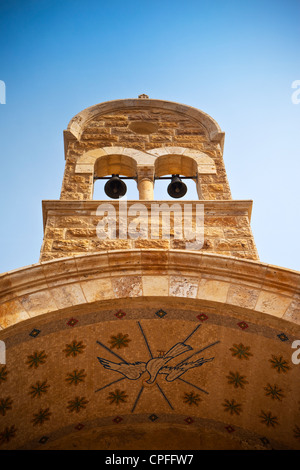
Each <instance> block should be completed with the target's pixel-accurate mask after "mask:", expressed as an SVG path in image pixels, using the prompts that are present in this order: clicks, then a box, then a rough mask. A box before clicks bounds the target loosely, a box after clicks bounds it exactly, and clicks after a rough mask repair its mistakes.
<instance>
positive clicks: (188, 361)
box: [96, 322, 220, 412]
mask: <svg viewBox="0 0 300 470" xmlns="http://www.w3.org/2000/svg"><path fill="white" fill-rule="evenodd" d="M137 325H138V327H139V331H140V333H141V335H142V338H143V340H144V343H145V350H146V352H147V353H148V354H149V355H150V359H148V360H145V361H132V362H128V361H126V360H124V359H122V357H121V356H120V355H119V354H117V353H116V352H114V351H112V346H111V349H108V348H107V346H105V345H104V344H103V343H102V342H100V341H97V343H98V345H100V346H101V347H102V348H104V349H105V350H106V351H109V352H110V353H111V354H112V355H113V356H114V357H115V358H116V359H118V361H111V360H110V359H107V358H106V357H102V356H98V357H97V359H98V361H99V363H100V365H101V366H102V367H103V368H104V369H106V370H109V371H111V372H116V373H118V374H120V375H122V376H123V377H122V378H120V379H117V380H115V381H113V382H111V383H109V384H107V385H105V386H104V387H102V388H100V389H98V390H96V391H100V390H103V389H104V388H107V387H109V386H111V385H113V384H115V383H117V382H119V381H121V380H125V379H127V380H131V381H135V380H138V379H140V377H142V376H144V374H145V377H146V379H145V384H144V385H142V387H141V388H140V390H139V392H138V395H137V397H136V399H135V402H134V405H133V408H132V412H133V411H134V410H135V408H136V406H137V404H138V401H139V399H140V397H141V395H142V393H143V390H144V386H145V385H146V384H149V385H150V384H155V385H156V386H157V388H158V390H159V392H160V394H161V396H162V397H163V399H164V400H165V401H166V402H167V403H168V405H169V406H170V408H172V409H173V405H172V404H171V401H170V400H169V399H168V397H167V396H166V394H165V392H164V391H163V389H162V384H159V383H158V382H157V379H158V377H163V378H164V380H165V381H166V382H174V381H176V380H181V381H183V382H185V383H187V384H189V385H191V386H192V387H195V388H196V389H198V390H200V391H202V392H203V393H208V392H207V391H206V390H203V389H201V388H200V387H198V385H195V384H193V383H191V382H187V381H185V380H184V379H182V376H183V375H184V374H186V373H187V372H188V371H189V370H191V369H197V368H198V367H201V366H203V365H204V364H206V363H209V362H212V361H213V360H214V357H211V356H210V355H208V357H205V355H206V354H207V353H204V354H203V355H202V356H201V357H199V356H198V355H199V354H201V353H202V352H204V351H206V350H208V349H209V348H212V347H214V346H216V345H217V344H218V343H220V341H214V342H212V343H210V344H207V345H206V346H204V347H202V348H200V349H198V350H196V351H195V350H194V348H193V347H192V346H191V345H189V344H188V341H189V340H190V338H191V337H192V336H193V335H194V334H196V332H197V331H198V329H199V328H200V326H201V324H200V325H197V326H196V328H194V329H193V330H192V331H191V333H190V334H189V335H188V336H187V337H186V338H185V339H184V340H183V341H178V342H177V343H175V344H174V345H173V346H172V347H171V348H170V349H169V350H168V351H167V352H164V351H161V350H159V351H158V355H155V356H154V355H153V353H152V349H151V346H150V343H149V341H148V338H147V336H146V334H145V332H144V329H143V327H142V325H141V323H140V322H137ZM112 338H114V339H115V338H125V339H126V341H129V339H128V335H121V334H119V335H117V336H112ZM186 354H189V355H188V356H186ZM182 355H185V356H184V358H183V359H182V360H180V359H178V361H177V363H176V364H173V365H169V363H170V362H171V361H172V360H173V359H175V358H179V357H180V356H182ZM187 397H188V398H187ZM187 397H185V399H187V400H188V401H191V399H192V398H193V400H194V401H192V402H193V403H196V404H197V403H198V401H199V399H198V395H193V394H190V395H187ZM191 397H192V398H191Z"/></svg>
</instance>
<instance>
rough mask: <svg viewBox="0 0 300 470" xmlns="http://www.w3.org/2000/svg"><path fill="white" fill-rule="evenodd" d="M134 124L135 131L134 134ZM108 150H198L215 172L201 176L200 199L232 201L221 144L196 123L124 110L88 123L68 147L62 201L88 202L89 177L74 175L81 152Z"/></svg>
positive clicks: (154, 112) (173, 116)
mask: <svg viewBox="0 0 300 470" xmlns="http://www.w3.org/2000/svg"><path fill="white" fill-rule="evenodd" d="M136 123H138V130H137V131H133V130H132V128H135V124H136ZM149 128H150V130H151V132H150V133H149ZM142 132H143V133H142ZM144 132H146V134H144ZM107 146H122V147H126V148H133V149H136V150H142V151H147V150H151V149H154V148H158V147H168V146H180V147H185V148H191V149H194V150H200V151H202V152H204V153H206V154H207V155H208V156H210V157H211V158H212V159H213V160H214V162H215V165H216V170H217V173H216V174H215V175H201V188H202V194H203V199H205V200H224V199H225V200H229V199H231V192H230V188H229V184H228V180H227V176H226V171H225V167H224V162H223V157H222V150H221V147H220V144H219V143H214V142H211V140H210V138H209V136H208V132H207V130H206V129H205V127H204V126H203V125H201V123H199V121H196V119H193V118H191V117H188V116H185V115H183V114H180V113H175V112H171V111H165V110H163V109H153V110H151V109H149V110H145V109H129V110H126V109H125V110H122V111H116V112H113V113H110V114H105V115H100V116H98V117H97V118H95V119H93V120H91V121H90V122H89V123H88V125H87V127H86V128H85V130H84V132H83V134H82V135H81V138H80V140H79V141H78V140H76V139H74V140H73V141H70V142H69V144H68V151H67V156H66V169H65V174H64V180H63V184H62V190H61V199H64V200H87V199H89V198H90V190H89V187H90V186H89V185H90V183H91V180H90V178H91V177H90V176H89V175H78V174H75V165H76V162H77V160H78V158H79V157H80V156H81V155H82V154H83V153H84V152H86V151H89V150H93V149H98V148H101V147H107Z"/></svg>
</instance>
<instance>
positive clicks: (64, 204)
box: [42, 200, 253, 228]
mask: <svg viewBox="0 0 300 470" xmlns="http://www.w3.org/2000/svg"><path fill="white" fill-rule="evenodd" d="M107 203H109V204H112V205H114V206H115V207H116V208H118V205H119V201H113V200H103V201H66V200H44V201H42V208H43V224H44V228H45V226H46V222H47V217H48V214H49V212H50V211H55V212H59V214H60V215H68V214H69V213H73V214H74V213H75V212H74V211H79V210H80V211H84V210H87V211H95V212H96V209H97V207H98V206H99V205H100V204H107ZM135 203H138V204H140V203H142V204H144V205H145V206H146V207H147V208H149V207H151V204H164V203H167V204H169V205H170V206H171V205H172V204H175V203H176V204H193V206H194V207H195V205H196V204H204V206H205V209H206V210H208V211H216V212H217V213H218V214H220V213H221V212H222V211H224V216H225V215H231V214H232V213H233V212H235V211H236V212H241V211H245V212H247V213H248V217H249V222H250V221H251V213H252V205H253V201H251V200H228V201H226V200H219V201H208V200H199V201H195V200H192V201H188V200H184V201H181V202H180V201H178V200H176V201H166V200H164V201H157V200H155V201H140V200H136V201H134V200H130V201H127V205H128V207H129V206H130V205H132V204H135ZM81 215H82V213H81Z"/></svg>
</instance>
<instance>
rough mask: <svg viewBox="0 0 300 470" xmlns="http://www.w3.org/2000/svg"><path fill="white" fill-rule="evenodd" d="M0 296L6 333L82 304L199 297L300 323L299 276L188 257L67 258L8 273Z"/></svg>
mask: <svg viewBox="0 0 300 470" xmlns="http://www.w3.org/2000/svg"><path fill="white" fill-rule="evenodd" d="M0 289H1V293H0V327H1V328H7V327H8V326H11V325H13V324H16V323H19V322H20V321H23V320H25V319H26V318H29V317H34V316H36V315H42V314H46V313H50V312H55V311H59V310H60V309H63V308H68V307H71V306H74V305H84V304H89V303H91V302H96V301H103V300H109V299H118V298H130V297H146V296H152V297H157V296H158V297H159V296H161V297H165V296H168V297H178V298H194V299H198V300H203V301H204V300H205V301H210V302H214V303H216V304H220V305H221V304H222V305H223V304H224V305H226V306H228V307H232V308H242V309H246V310H248V311H255V312H258V313H261V314H262V315H265V314H266V315H271V316H273V317H277V318H286V320H287V321H290V322H292V323H295V324H300V316H299V312H300V273H299V272H296V271H292V270H287V269H284V268H279V267H275V266H272V265H268V264H264V263H259V262H256V261H249V260H241V259H238V258H231V257H226V256H219V255H215V254H202V253H197V252H191V251H183V250H167V251H166V250H164V249H162V250H159V249H152V250H151V249H147V250H143V249H140V250H138V249H134V250H114V251H105V252H100V253H96V254H92V255H85V256H74V257H70V258H61V259H59V260H55V261H48V262H43V263H38V264H35V265H31V266H28V267H25V268H21V269H19V270H15V271H11V272H8V273H4V274H2V275H1V276H0ZM285 314H286V315H285Z"/></svg>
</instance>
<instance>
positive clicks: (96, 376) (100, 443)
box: [0, 250, 300, 449]
mask: <svg viewBox="0 0 300 470" xmlns="http://www.w3.org/2000/svg"><path fill="white" fill-rule="evenodd" d="M299 276H300V275H299V273H295V272H292V271H288V270H285V269H282V268H277V267H274V266H270V265H266V264H263V263H258V262H251V261H245V260H240V259H234V258H231V259H230V258H228V257H224V256H217V255H205V254H199V253H195V252H188V251H177V250H169V251H165V250H147V251H144V250H125V251H115V252H102V253H96V254H93V255H87V256H77V257H70V258H66V259H60V260H56V261H52V262H46V263H38V264H36V265H32V266H29V267H27V268H23V269H19V270H17V271H13V272H11V273H6V274H5V275H3V276H1V278H0V283H1V287H2V289H1V292H2V293H1V298H0V301H1V304H0V305H1V307H0V326H1V328H2V329H3V330H1V331H0V340H3V341H4V342H5V343H6V347H7V365H6V376H5V375H3V373H2V377H4V378H5V380H4V381H2V383H1V390H0V391H1V397H3V398H5V399H6V398H9V399H10V400H11V402H12V403H11V409H9V410H8V411H7V412H6V413H5V416H4V417H2V418H1V421H2V422H1V429H0V432H3V431H4V430H5V429H6V428H7V429H8V430H10V429H12V428H13V429H14V430H15V431H14V433H12V436H11V438H10V439H9V440H8V442H2V445H3V447H4V448H14V449H15V448H26V449H30V448H31V449H40V448H58V449H59V448H74V445H75V446H76V447H77V448H85V449H87V448H90V449H93V448H106V447H105V446H106V445H107V440H106V439H105V436H109V441H110V443H111V444H110V448H111V449H139V448H148V449H149V448H158V447H159V446H160V448H162V447H163V448H166V449H172V448H174V449H178V448H179V447H182V448H185V449H191V448H193V449H194V448H195V446H198V448H199V449H201V448H208V446H212V447H214V448H216V447H217V448H226V449H229V448H235V449H236V448H248V447H250V448H271V447H273V448H276V449H284V448H298V447H299V441H298V440H297V439H298V438H297V435H298V434H297V432H298V431H297V429H298V428H299V410H298V404H297V402H296V401H295V397H296V396H297V390H298V389H299V375H298V376H297V373H298V370H297V367H300V366H297V365H295V364H293V363H292V361H291V354H292V352H293V350H292V348H291V345H292V343H293V341H294V340H295V339H299V338H298V337H299V331H300V330H299V324H300V319H299V305H298V303H297V302H298V301H297V298H298V290H299V283H300V277H299ZM118 341H121V343H122V342H123V346H122V347H120V348H118V347H116V346H115V347H113V344H117V343H118ZM114 342H115V343H114ZM180 342H182V343H184V344H187V345H188V346H189V347H190V348H192V349H191V350H190V351H187V353H186V355H185V356H180V357H179V358H178V360H177V362H176V358H175V357H174V359H173V363H169V365H170V366H172V365H173V366H174V365H176V363H180V362H181V363H182V360H181V357H185V358H187V357H189V356H190V355H193V354H196V356H195V357H194V359H190V361H193V360H194V361H196V360H198V359H201V358H202V357H203V358H204V359H210V362H207V363H204V364H203V365H202V366H201V367H195V368H193V370H192V371H187V372H186V373H184V375H182V376H181V379H182V380H181V379H180V377H179V378H178V379H176V380H174V381H169V382H168V381H167V380H166V379H165V376H164V374H160V375H159V377H158V378H157V379H155V381H154V382H153V383H148V382H147V380H149V376H150V377H151V374H150V373H149V371H147V372H143V373H142V374H141V376H140V377H139V378H137V379H134V378H132V377H131V379H130V378H128V377H125V376H124V375H122V374H120V373H118V372H117V371H114V370H112V369H111V368H105V367H104V365H105V364H109V363H108V362H105V361H110V363H122V362H123V363H124V361H127V362H129V363H132V362H136V361H140V362H142V363H145V364H148V361H149V360H150V359H151V355H152V357H158V356H160V355H161V356H162V355H163V353H165V352H166V350H168V349H170V348H171V349H172V347H173V346H174V345H175V344H178V343H180ZM72 345H73V346H74V347H73V346H72ZM82 346H83V347H82ZM72 347H73V349H72ZM74 348H75V349H74ZM76 348H77V349H76ZM80 348H81V349H82V351H81V352H78V350H79V351H80ZM73 350H75V352H76V351H77V353H76V354H74V356H73V353H72V351H73ZM199 351H202V352H201V353H200V354H198V353H199ZM197 354H198V355H197ZM239 355H240V356H241V357H240V358H239ZM243 355H244V357H243ZM34 357H35V358H38V359H34ZM97 358H100V359H101V360H102V362H100V360H99V359H97ZM212 358H213V359H212ZM34 360H35V361H38V362H39V363H38V365H37V367H35V366H34ZM272 361H273V362H272ZM276 361H277V362H276ZM32 364H33V365H32ZM57 364H59V367H57ZM278 367H279V368H280V367H282V370H281V373H279V372H278V370H277V369H278ZM284 369H285V370H284ZM74 371H77V373H78V374H79V376H80V377H81V379H82V382H79V383H78V384H77V385H74V383H73V384H72V380H75V379H74ZM237 372H238V373H239V376H236V373H237ZM72 374H73V375H72ZM147 374H148V375H147ZM72 377H73V379H72ZM238 377H240V378H241V377H242V379H241V381H242V382H240V383H241V384H242V385H243V387H241V386H238V388H235V386H234V383H235V382H234V380H235V379H238ZM297 377H298V378H297ZM291 378H292V379H293V380H292V381H291ZM120 379H122V380H120ZM16 380H17V381H18V382H16ZM239 380H240V379H239ZM45 381H46V383H45ZM37 382H39V383H40V384H41V383H44V385H45V387H46V392H45V393H44V394H43V396H42V397H40V398H37V397H34V396H33V395H34V393H35V392H34V387H35V386H36V384H37ZM15 383H18V384H19V387H15ZM274 384H276V385H277V386H278V388H279V389H280V390H281V392H282V395H284V397H283V398H282V400H281V401H280V400H277V401H276V400H272V399H271V398H270V396H267V391H266V390H265V388H266V389H267V390H269V391H270V388H269V389H268V387H269V385H270V386H271V387H272V386H273V385H274ZM47 387H48V388H47ZM118 390H119V392H120V393H121V396H122V397H123V398H124V401H121V402H120V403H116V402H114V400H117V398H116V396H117V395H118V394H120V393H119V392H118ZM118 396H119V395H118ZM253 396H255V400H251V397H253ZM76 397H78V399H79V403H80V405H79V406H80V409H79V412H78V413H77V412H76V411H74V409H73V411H72V407H73V408H74V406H75V408H76V403H75V401H76ZM80 400H81V401H80ZM232 401H233V402H232ZM277 402H278V403H277ZM25 403H26V406H25ZM235 405H239V406H238V407H236V408H235V409H236V412H233V413H232V414H231V412H230V409H232V408H231V406H233V407H234V406H235ZM226 407H227V408H226ZM40 409H42V410H47V409H48V411H47V413H48V415H47V416H48V419H47V420H45V422H44V423H43V424H42V425H41V426H40V425H38V424H34V423H35V421H36V420H37V419H38V415H39V410H40ZM20 410H22V413H20ZM269 413H271V414H270V417H271V418H274V426H268V425H267V424H266V420H267V419H268V416H269ZM20 416H22V419H21V420H20ZM264 420H265V422H264ZM154 429H155V432H154ZM174 432H175V434H176V432H177V433H179V432H180V433H181V436H182V440H181V444H182V446H179V443H178V440H176V438H175V434H174ZM124 436H126V439H125V440H124ZM155 436H156V437H155ZM158 436H159V442H158V441H157V438H158ZM197 443H198V444H197ZM208 443H209V444H208ZM151 445H152V446H153V447H151ZM155 446H157V447H155Z"/></svg>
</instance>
